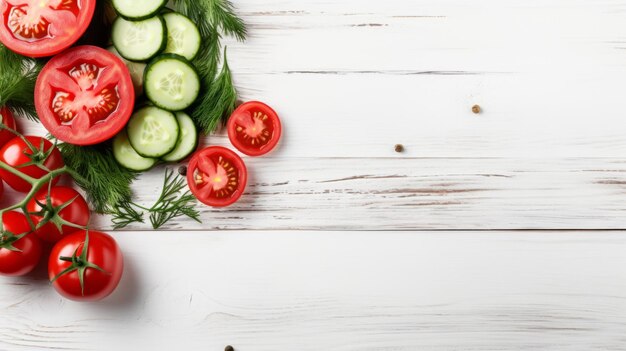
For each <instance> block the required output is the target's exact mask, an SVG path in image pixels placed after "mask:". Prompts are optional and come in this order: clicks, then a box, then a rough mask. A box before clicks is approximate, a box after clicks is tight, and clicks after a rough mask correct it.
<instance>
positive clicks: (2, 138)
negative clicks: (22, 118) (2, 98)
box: [0, 107, 17, 146]
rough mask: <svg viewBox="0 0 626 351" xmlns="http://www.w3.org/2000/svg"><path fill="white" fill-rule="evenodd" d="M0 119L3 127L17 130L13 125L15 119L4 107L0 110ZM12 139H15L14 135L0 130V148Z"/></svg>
mask: <svg viewBox="0 0 626 351" xmlns="http://www.w3.org/2000/svg"><path fill="white" fill-rule="evenodd" d="M0 117H2V124H4V125H5V126H7V127H9V128H11V129H13V130H17V129H16V125H15V118H13V114H12V113H11V111H9V109H8V108H6V107H3V108H0ZM13 138H15V134H13V133H11V132H9V131H8V130H5V129H3V130H1V131H0V146H2V145H4V144H6V143H8V142H9V141H10V140H11V139H13Z"/></svg>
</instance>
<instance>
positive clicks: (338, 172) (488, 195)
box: [94, 158, 626, 230]
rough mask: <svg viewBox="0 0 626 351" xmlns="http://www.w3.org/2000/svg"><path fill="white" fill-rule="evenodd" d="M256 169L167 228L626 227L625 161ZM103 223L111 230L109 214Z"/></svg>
mask: <svg viewBox="0 0 626 351" xmlns="http://www.w3.org/2000/svg"><path fill="white" fill-rule="evenodd" d="M248 168H249V169H250V179H249V185H248V187H247V190H246V194H245V195H244V196H243V197H242V199H241V200H240V201H239V202H238V203H237V204H235V205H233V206H232V207H229V208H226V209H214V208H210V207H205V206H199V210H200V211H201V212H202V215H201V218H202V219H203V223H197V222H194V221H191V220H189V219H187V218H183V219H181V220H178V221H173V222H171V223H170V225H168V226H167V228H164V229H167V230H180V229H195V230H202V229H252V230H259V229H281V230H295V229H309V230H311V229H312V230H411V229H422V230H423V229H455V230H458V229H487V230H489V229H545V228H549V229H620V228H626V202H625V201H624V199H625V197H626V163H625V162H624V161H622V160H612V159H608V160H607V159H546V160H529V159H525V160H519V159H464V158H461V159H420V158H415V159H409V158H379V159H370V158H324V159H309V158H302V159H300V158H290V159H289V160H285V159H281V158H259V159H253V160H248ZM162 173H163V172H162V171H155V172H150V173H148V174H145V175H142V177H141V178H140V179H139V180H138V183H137V184H142V186H141V187H140V188H136V194H137V196H136V197H137V199H138V200H139V201H141V203H143V204H145V205H149V204H151V203H153V202H154V201H155V200H156V198H157V196H158V189H160V186H161V184H160V181H161V180H162V177H163V175H162ZM94 224H95V225H96V227H98V228H105V229H110V221H109V219H108V218H107V217H102V218H99V219H98V220H97V221H96V222H95V223H94ZM132 228H135V229H143V230H150V229H151V228H149V226H148V225H145V224H139V225H134V226H133V227H132Z"/></svg>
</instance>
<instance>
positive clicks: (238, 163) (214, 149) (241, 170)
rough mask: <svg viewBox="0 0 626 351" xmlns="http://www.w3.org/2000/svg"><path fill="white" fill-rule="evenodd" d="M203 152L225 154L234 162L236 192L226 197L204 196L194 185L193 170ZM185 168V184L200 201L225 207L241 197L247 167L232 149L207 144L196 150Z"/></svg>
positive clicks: (213, 205) (246, 175)
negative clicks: (236, 173) (236, 176)
mask: <svg viewBox="0 0 626 351" xmlns="http://www.w3.org/2000/svg"><path fill="white" fill-rule="evenodd" d="M203 154H204V155H206V154H210V155H219V154H221V155H225V156H227V158H228V159H229V160H231V161H232V162H233V163H234V164H235V167H236V168H237V169H238V184H239V187H238V189H237V192H236V194H234V195H233V196H231V197H229V198H226V199H216V198H204V197H203V196H202V194H201V191H200V190H199V189H198V187H197V186H196V185H195V180H194V172H195V170H196V168H197V167H198V163H199V158H200V157H201V156H202V155H203ZM187 168H188V169H187V184H188V186H189V190H190V191H191V193H192V194H193V195H194V196H195V197H196V198H197V199H198V200H199V201H200V202H202V203H203V204H205V205H207V206H211V207H227V206H230V205H232V204H234V203H235V202H237V201H239V198H241V195H243V192H244V190H245V188H246V185H247V182H248V169H247V168H246V164H245V163H244V162H243V160H242V159H241V157H239V155H237V154H236V153H234V152H233V151H232V150H230V149H227V148H225V147H222V146H209V147H207V148H204V149H202V150H199V151H196V153H195V154H194V155H193V156H192V157H191V160H189V165H188V167H187Z"/></svg>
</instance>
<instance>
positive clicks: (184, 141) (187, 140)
mask: <svg viewBox="0 0 626 351" xmlns="http://www.w3.org/2000/svg"><path fill="white" fill-rule="evenodd" d="M176 119H177V120H178V126H179V128H180V135H179V136H178V143H177V144H176V148H175V149H174V151H172V152H170V153H169V154H167V155H165V156H163V157H162V158H161V159H162V160H163V161H166V162H178V161H182V160H184V159H185V158H186V157H187V156H189V155H191V153H192V152H194V151H195V150H196V147H197V146H198V130H197V129H196V125H195V124H194V123H193V120H192V119H191V117H189V115H188V114H186V113H184V112H176Z"/></svg>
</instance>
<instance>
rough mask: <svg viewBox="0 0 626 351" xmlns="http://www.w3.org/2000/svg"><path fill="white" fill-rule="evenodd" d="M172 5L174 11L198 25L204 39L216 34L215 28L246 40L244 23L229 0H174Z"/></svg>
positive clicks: (240, 39) (238, 38)
mask: <svg viewBox="0 0 626 351" xmlns="http://www.w3.org/2000/svg"><path fill="white" fill-rule="evenodd" d="M174 5H175V8H176V11H178V12H180V13H182V14H183V15H185V16H187V17H189V18H190V19H191V20H192V21H193V23H195V24H196V25H197V26H198V30H199V31H200V35H201V36H202V38H203V39H205V40H206V39H207V38H209V37H210V36H212V35H215V34H216V32H215V29H217V30H219V31H220V32H222V33H224V34H226V35H229V36H232V37H235V38H237V40H239V41H244V40H246V36H247V34H248V32H247V30H246V25H245V23H243V20H242V19H241V18H239V17H237V15H236V14H235V7H234V6H233V3H232V2H230V1H229V0H174Z"/></svg>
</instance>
